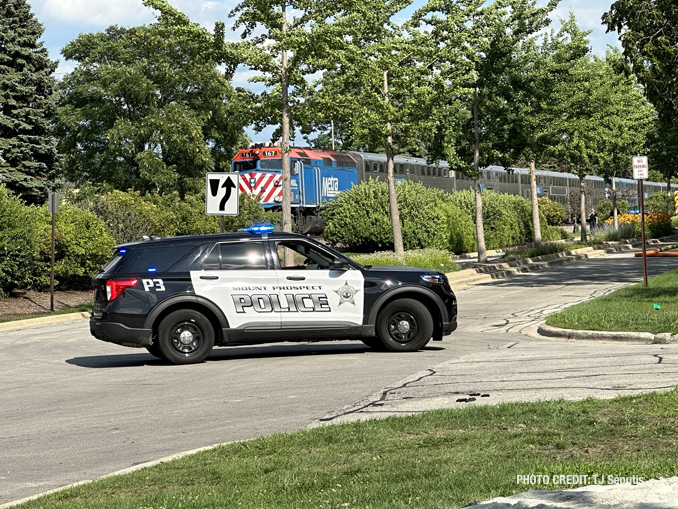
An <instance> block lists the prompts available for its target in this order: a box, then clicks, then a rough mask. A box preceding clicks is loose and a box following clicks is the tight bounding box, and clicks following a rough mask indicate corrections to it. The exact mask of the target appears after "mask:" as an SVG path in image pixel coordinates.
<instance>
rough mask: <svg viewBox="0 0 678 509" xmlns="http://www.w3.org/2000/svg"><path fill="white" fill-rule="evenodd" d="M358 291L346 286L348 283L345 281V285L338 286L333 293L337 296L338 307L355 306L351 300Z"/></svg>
mask: <svg viewBox="0 0 678 509" xmlns="http://www.w3.org/2000/svg"><path fill="white" fill-rule="evenodd" d="M359 291H360V290H356V289H355V288H353V287H352V286H351V285H349V284H348V281H346V284H344V286H340V287H339V288H337V289H336V290H334V292H335V293H336V294H337V295H338V296H339V305H340V306H341V305H342V304H346V303H348V304H353V305H354V306H355V301H354V300H353V299H354V297H355V294H356V293H358V292H359Z"/></svg>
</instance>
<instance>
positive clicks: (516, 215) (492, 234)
mask: <svg viewBox="0 0 678 509" xmlns="http://www.w3.org/2000/svg"><path fill="white" fill-rule="evenodd" d="M448 196H449V198H448V199H449V201H450V202H451V203H452V204H454V205H456V206H457V207H458V208H460V209H461V210H462V211H463V212H464V213H465V214H466V215H467V216H469V217H471V218H472V220H473V222H474V223H475V210H476V205H475V192H474V191H473V190H472V189H467V190H465V191H457V192H455V193H453V194H451V195H448ZM541 220H542V221H543V223H544V225H546V219H545V218H544V217H543V216H541ZM483 228H484V231H485V247H486V248H487V249H500V248H503V247H506V246H512V245H517V244H525V243H528V242H532V241H533V234H532V206H531V204H530V202H529V201H527V200H526V199H525V198H522V197H520V196H516V195H512V194H502V193H495V192H493V191H483Z"/></svg>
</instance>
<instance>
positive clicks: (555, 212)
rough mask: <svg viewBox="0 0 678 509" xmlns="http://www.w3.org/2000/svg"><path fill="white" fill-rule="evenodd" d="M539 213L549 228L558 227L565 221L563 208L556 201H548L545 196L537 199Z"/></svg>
mask: <svg viewBox="0 0 678 509" xmlns="http://www.w3.org/2000/svg"><path fill="white" fill-rule="evenodd" d="M537 201H538V203H539V212H541V213H543V214H544V217H545V218H546V223H547V224H548V225H549V226H560V225H561V224H562V222H563V221H565V208H564V207H563V206H562V205H561V204H560V203H558V202H557V201H553V200H549V199H548V198H546V197H545V196H542V197H541V198H538V200H537Z"/></svg>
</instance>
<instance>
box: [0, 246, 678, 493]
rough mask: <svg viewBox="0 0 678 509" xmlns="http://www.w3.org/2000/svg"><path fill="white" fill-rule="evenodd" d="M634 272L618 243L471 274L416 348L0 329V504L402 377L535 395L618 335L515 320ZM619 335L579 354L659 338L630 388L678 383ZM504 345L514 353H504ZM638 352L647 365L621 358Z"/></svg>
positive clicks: (268, 427)
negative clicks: (199, 349) (549, 331)
mask: <svg viewBox="0 0 678 509" xmlns="http://www.w3.org/2000/svg"><path fill="white" fill-rule="evenodd" d="M672 268H678V260H674V259H671V258H655V259H650V260H649V270H650V274H655V273H658V272H662V271H664V270H668V269H672ZM641 279H642V270H641V265H640V260H639V259H636V258H632V257H631V256H630V255H628V254H624V255H615V256H610V257H606V258H599V259H594V260H588V261H584V262H581V263H578V264H576V265H568V266H563V267H557V268H554V269H548V270H545V271H540V272H537V273H532V274H526V275H522V276H517V277H514V278H511V279H507V280H503V281H498V282H493V283H490V284H484V285H478V286H475V287H469V288H467V289H464V290H461V291H459V292H457V293H458V298H459V308H460V316H459V320H460V327H459V330H458V331H457V332H455V333H454V334H452V335H451V336H448V337H447V338H445V339H444V341H442V342H441V343H430V346H429V347H427V348H426V349H425V350H423V351H421V352H417V353H412V354H389V353H378V352H373V351H370V350H369V349H368V348H366V347H363V346H362V343H354V342H342V343H323V344H282V345H272V346H261V347H238V348H231V349H228V348H222V349H216V350H215V351H214V352H213V353H212V354H211V356H210V357H209V358H208V360H207V362H205V363H203V364H200V365H193V366H169V365H165V364H163V363H162V362H160V361H158V360H156V359H155V358H153V357H151V356H150V355H149V354H146V353H145V351H144V350H132V349H126V348H123V347H118V346H115V345H109V344H105V343H102V342H100V341H97V340H94V339H93V338H91V337H90V335H89V331H88V325H87V322H86V321H79V322H72V323H69V324H59V325H53V326H46V327H40V328H33V329H26V330H18V331H11V332H2V333H0V382H1V383H2V387H3V391H2V396H1V397H0V504H2V503H5V502H9V501H13V500H17V499H20V498H22V497H26V496H30V495H33V494H36V493H40V492H43V491H46V490H49V489H53V488H56V487H59V486H63V485H66V484H69V483H72V482H76V481H80V480H84V479H91V478H94V477H97V476H100V475H104V474H107V473H110V472H113V471H116V470H120V469H123V468H127V467H130V466H132V465H135V464H138V463H142V462H146V461H149V460H153V459H157V458H160V457H164V456H168V455H170V454H174V453H177V452H181V451H186V450H190V449H194V448H198V447H203V446H207V445H212V444H216V443H221V442H228V441H233V440H240V439H246V438H253V437H257V436H262V435H267V434H271V433H275V432H280V431H293V430H297V429H302V428H305V427H307V426H310V425H313V423H314V422H317V420H318V419H320V418H322V417H327V416H330V417H329V421H332V420H333V416H336V415H339V414H342V413H346V412H345V410H344V411H342V410H341V409H346V408H351V407H353V408H355V405H354V404H355V403H356V402H360V401H368V402H369V401H371V400H372V399H374V396H372V395H374V394H377V395H378V394H383V393H384V388H392V387H399V386H403V385H404V384H409V385H410V386H411V387H409V388H410V389H411V390H414V392H413V393H411V395H412V398H411V399H413V400H415V401H416V405H419V407H416V405H415V407H412V408H409V409H407V410H406V411H419V410H422V409H425V408H429V407H431V403H432V402H433V401H434V400H435V405H434V406H454V404H455V402H454V401H452V398H453V397H454V396H456V395H457V394H462V393H464V391H466V392H468V391H469V390H471V388H478V389H480V390H483V387H484V388H485V389H486V390H488V391H490V392H491V394H492V395H494V398H493V397H490V398H489V400H488V402H492V401H499V400H500V399H501V400H510V399H513V400H515V399H534V396H533V395H531V394H530V391H533V389H534V387H535V386H536V385H538V384H539V383H541V382H539V381H538V380H539V378H540V377H541V376H548V375H549V373H550V372H551V371H552V370H557V369H558V366H559V365H560V364H568V365H571V366H573V367H574V368H576V367H577V365H579V364H581V363H582V362H583V359H587V358H591V357H592V356H600V355H601V353H600V352H601V348H602V349H603V350H605V349H606V348H607V349H609V350H610V351H618V348H617V345H609V346H605V345H604V344H602V345H601V344H600V343H593V342H591V343H588V342H582V343H576V344H573V343H563V342H559V341H547V340H543V339H534V338H531V337H528V336H526V335H524V334H522V333H521V331H523V330H525V329H529V328H530V327H533V326H534V324H536V323H537V322H539V321H540V320H542V319H543V317H544V316H546V315H547V314H549V313H551V312H553V311H555V310H558V309H560V308H562V307H564V306H567V305H569V304H571V303H574V302H579V301H581V300H584V299H588V298H591V297H594V296H597V295H600V294H603V293H607V292H609V291H611V290H612V289H614V288H617V287H619V286H621V285H624V284H628V283H632V282H638V281H640V280H641ZM575 345H576V346H575ZM624 348H625V349H628V350H624V351H625V352H626V353H625V354H624V355H617V356H615V358H614V361H610V362H611V363H612V364H613V365H614V369H612V368H611V367H610V363H608V364H606V363H605V362H602V361H601V362H600V363H595V362H589V363H588V368H587V369H590V371H591V372H592V373H593V374H595V373H596V372H600V373H605V375H606V376H605V377H604V382H603V383H602V384H601V387H603V389H602V390H605V387H607V386H610V387H612V386H614V385H620V381H619V378H622V379H623V381H624V382H625V383H626V384H627V385H628V376H629V373H632V374H633V373H635V374H636V375H637V373H638V372H640V373H645V374H648V376H653V377H654V376H655V375H656V374H655V372H654V371H652V370H653V369H654V368H652V367H648V366H649V365H650V364H651V363H650V362H649V361H648V362H646V358H647V356H650V357H652V356H653V355H654V354H652V353H651V352H649V350H648V351H646V350H647V349H652V348H663V349H665V350H664V353H665V355H666V357H665V358H666V361H665V364H664V365H663V367H662V369H665V371H666V373H664V379H663V383H662V384H661V387H655V386H654V385H652V384H651V383H650V384H649V385H647V384H646V385H644V386H642V387H641V385H642V384H639V385H638V387H639V388H640V390H648V389H653V388H668V387H670V386H672V385H673V384H678V374H676V371H675V370H674V369H672V367H673V366H675V364H673V359H674V357H672V355H673V354H674V352H676V349H675V348H674V347H673V345H653V346H641V345H624ZM505 352H510V354H509V356H510V357H511V358H510V362H505V361H504V360H502V359H501V358H500V357H501V356H504V355H506V354H505ZM498 356H500V357H498ZM544 359H549V362H550V364H547V363H545V361H544ZM654 359H655V360H654V364H656V362H657V359H656V358H654ZM455 363H456V364H455ZM639 364H643V365H647V366H644V368H643V369H641V370H635V371H634V370H633V369H632V368H631V367H632V366H637V365H639ZM462 365H463V366H465V369H464V370H463V376H458V375H460V371H459V368H458V366H462ZM625 365H628V366H629V367H628V368H625V367H624V366H625ZM455 366H457V367H455ZM518 368H519V369H518ZM430 371H433V372H436V373H440V374H441V376H442V375H443V374H444V375H445V376H447V379H446V380H445V383H443V384H437V383H433V384H429V386H428V387H426V388H424V389H422V388H421V387H419V386H418V385H417V384H412V383H411V382H412V380H416V379H417V377H418V376H419V375H417V374H421V373H424V374H426V373H428V372H430ZM529 373H540V377H532V378H533V380H532V381H531V382H530V383H527V384H525V385H524V386H521V385H520V384H519V383H518V384H517V383H516V376H518V375H517V374H520V376H521V377H522V378H526V377H527V378H530V376H529V375H526V374H529ZM637 376H641V375H637ZM643 376H644V375H643ZM428 378H432V377H428ZM403 380H404V381H405V382H400V381H403ZM481 381H482V382H483V383H480V382H481ZM490 381H491V383H492V385H491V386H490V385H489V383H490ZM455 384H456V385H455ZM568 384H569V385H568ZM571 384H572V381H571V379H569V378H568V377H566V376H564V377H562V376H550V378H549V381H548V385H549V387H553V388H554V389H553V390H554V392H553V394H555V395H556V396H558V395H562V394H563V392H562V391H561V392H558V386H559V385H560V386H562V387H561V388H564V389H563V390H566V389H567V387H569V386H570V385H571ZM481 386H482V387H481ZM510 387H512V389H511V390H508V388H510ZM422 391H423V392H422ZM436 391H439V393H436ZM500 393H501V394H504V395H505V396H504V397H502V398H499V397H498V395H499V394H500ZM607 393H609V391H607ZM403 394H404V393H403ZM422 394H423V396H422ZM547 397H549V396H547ZM370 398H372V399H370ZM408 398H409V396H408V397H407V398H400V399H401V400H403V399H408ZM396 399H397V398H396ZM422 402H423V403H422ZM401 403H402V402H401ZM401 410H402V408H401V409H396V410H395V412H394V413H398V412H399V411H401ZM354 413H355V412H354Z"/></svg>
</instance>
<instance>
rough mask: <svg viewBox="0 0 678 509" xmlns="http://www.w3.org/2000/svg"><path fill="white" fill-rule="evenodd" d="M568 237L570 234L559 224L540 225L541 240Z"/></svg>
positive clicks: (549, 240) (546, 240)
mask: <svg viewBox="0 0 678 509" xmlns="http://www.w3.org/2000/svg"><path fill="white" fill-rule="evenodd" d="M540 220H541V218H540ZM569 238H570V236H569V235H568V234H567V232H566V231H565V230H563V229H562V228H561V227H560V226H551V225H548V224H544V225H543V226H542V227H541V240H542V241H543V242H551V241H554V240H565V239H569Z"/></svg>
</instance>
